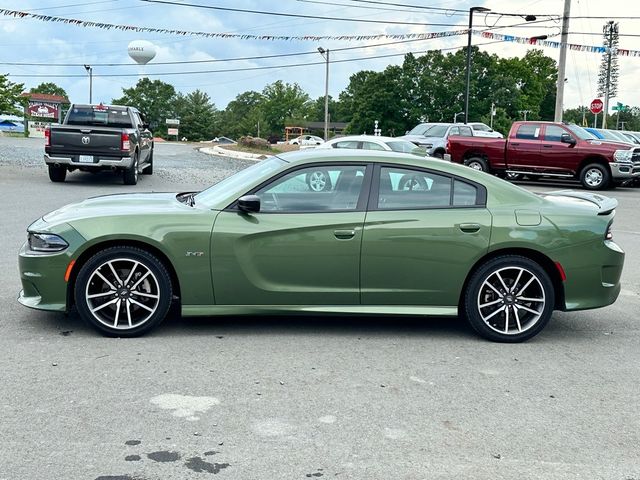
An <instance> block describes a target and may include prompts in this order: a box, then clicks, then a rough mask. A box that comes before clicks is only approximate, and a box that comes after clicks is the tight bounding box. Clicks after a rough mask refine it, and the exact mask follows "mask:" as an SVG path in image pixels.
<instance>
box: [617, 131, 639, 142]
mask: <svg viewBox="0 0 640 480" xmlns="http://www.w3.org/2000/svg"><path fill="white" fill-rule="evenodd" d="M619 132H620V134H621V135H622V136H623V137H625V138H627V139H628V140H629V141H630V142H631V143H633V144H634V145H640V136H638V134H637V133H633V132H627V131H624V130H619Z"/></svg>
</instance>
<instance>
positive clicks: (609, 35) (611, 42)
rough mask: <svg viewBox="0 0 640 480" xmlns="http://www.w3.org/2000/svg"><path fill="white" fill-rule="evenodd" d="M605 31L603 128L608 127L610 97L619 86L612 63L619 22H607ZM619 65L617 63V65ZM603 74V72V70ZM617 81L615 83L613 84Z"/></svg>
mask: <svg viewBox="0 0 640 480" xmlns="http://www.w3.org/2000/svg"><path fill="white" fill-rule="evenodd" d="M603 33H604V35H605V37H606V42H605V43H606V45H607V54H606V55H607V59H606V72H605V77H604V111H603V114H602V128H607V114H608V113H609V99H610V98H611V97H612V96H615V94H616V93H617V92H616V87H617V69H616V72H615V73H616V78H615V82H612V80H613V79H612V75H611V74H612V65H613V63H614V59H613V47H614V46H616V45H617V41H616V40H617V38H614V37H617V34H618V24H617V23H614V22H613V21H610V22H607V23H606V24H605V26H604V28H603ZM616 67H617V65H616ZM601 74H602V72H601ZM613 83H615V85H614V84H613Z"/></svg>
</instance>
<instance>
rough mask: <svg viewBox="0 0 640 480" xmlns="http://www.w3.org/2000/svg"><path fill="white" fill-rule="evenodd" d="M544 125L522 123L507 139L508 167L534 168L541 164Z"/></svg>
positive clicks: (513, 168)
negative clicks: (513, 134)
mask: <svg viewBox="0 0 640 480" xmlns="http://www.w3.org/2000/svg"><path fill="white" fill-rule="evenodd" d="M541 134H542V125H541V124H539V123H522V124H520V125H519V126H518V129H517V130H516V132H515V136H513V137H509V140H508V141H507V152H506V155H507V156H506V159H507V168H509V169H512V170H517V169H519V168H522V169H524V170H532V169H534V168H535V167H538V166H539V165H540V149H541V141H540V140H541V138H542V135H541Z"/></svg>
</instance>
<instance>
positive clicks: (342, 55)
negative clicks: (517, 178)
mask: <svg viewBox="0 0 640 480" xmlns="http://www.w3.org/2000/svg"><path fill="white" fill-rule="evenodd" d="M175 1H176V3H191V4H200V5H213V6H219V7H226V8H236V9H246V10H259V11H269V12H280V13H288V14H296V15H306V16H309V17H322V16H324V17H336V18H340V19H351V20H369V21H376V22H413V23H415V24H414V25H404V24H400V23H373V22H370V23H365V22H352V21H341V20H326V19H319V18H291V17H284V16H269V15H258V14H251V13H242V12H230V11H220V10H213V9H202V8H193V7H189V6H185V5H167V4H159V3H148V2H144V1H141V0H14V1H9V0H0V8H2V9H9V10H19V11H23V12H25V11H26V12H30V13H34V14H40V15H49V16H57V17H63V18H72V19H80V20H90V21H95V22H105V23H112V24H119V25H136V26H142V27H153V28H165V29H175V30H188V31H201V32H216V33H234V34H251V35H281V36H304V35H313V36H341V35H349V36H357V35H375V34H410V33H429V32H443V31H455V30H460V29H465V28H466V26H467V24H468V13H467V12H466V11H467V10H468V9H469V8H470V7H471V6H484V7H486V8H490V9H491V10H492V12H502V13H512V14H513V13H515V14H518V15H523V16H524V15H527V14H533V15H538V22H534V23H528V24H527V25H524V26H520V27H508V26H509V25H514V24H525V23H527V22H525V20H524V19H523V18H521V17H518V16H500V17H499V16H496V15H491V16H488V15H485V14H479V13H476V14H475V15H474V28H476V29H486V28H493V30H491V31H493V32H496V33H502V34H505V35H515V36H522V37H531V36H537V35H549V36H550V37H551V38H550V40H551V39H553V40H558V41H559V33H560V23H559V22H558V21H555V20H550V21H546V22H542V21H540V20H545V19H548V18H549V17H544V16H542V15H557V16H558V17H560V16H561V15H562V9H563V3H564V2H563V1H562V0H533V1H523V0H486V1H482V0H479V1H474V2H469V1H466V0H458V1H456V2H451V1H445V0H432V1H429V0H426V1H423V0H421V1H418V0H375V1H363V0H280V1H279V2H260V1H251V0H217V1H211V0H175ZM391 4H401V5H403V6H394V5H391ZM404 5H409V6H404ZM410 6H429V7H437V8H442V9H444V10H426V9H418V8H412V7H410ZM448 8H455V9H461V10H465V12H455V11H451V10H446V9H448ZM571 16H572V17H601V18H571V20H570V25H569V31H570V32H572V33H571V35H570V36H569V42H570V43H575V44H583V45H595V46H599V45H602V35H601V34H602V26H603V25H604V23H605V22H606V21H607V20H608V19H609V18H612V19H614V18H613V17H630V16H635V17H636V18H635V19H616V21H619V22H620V34H621V36H620V48H625V49H631V50H640V35H636V34H637V32H638V31H640V28H639V27H640V2H638V1H637V0H609V1H608V2H603V1H600V0H599V1H596V0H571ZM437 23H440V24H450V25H448V26H444V25H442V26H438V25H433V24H437ZM0 30H1V31H2V33H3V35H2V38H1V39H0V52H2V53H1V55H0V60H1V61H0V64H2V67H3V68H2V69H1V70H0V72H1V73H8V74H10V79H11V81H13V82H18V83H24V85H25V89H27V90H28V89H29V88H31V87H34V86H36V85H38V84H39V83H41V82H48V81H52V82H54V83H56V84H58V85H60V86H61V87H63V88H64V89H65V90H66V91H67V93H68V94H69V98H70V100H71V101H72V102H88V100H89V98H88V97H89V81H88V76H87V73H86V71H85V69H84V67H83V65H84V64H88V65H91V66H92V68H93V75H94V78H93V101H94V103H97V102H104V103H110V102H111V100H112V99H114V98H117V97H119V96H121V94H122V89H123V88H128V87H131V86H134V85H135V83H136V82H137V81H138V80H139V79H140V78H141V77H143V76H149V78H151V79H161V80H163V81H165V82H167V83H171V84H172V85H174V86H175V88H176V89H177V90H179V91H181V92H184V93H188V92H190V91H193V90H195V89H200V90H202V91H205V92H206V93H208V94H209V96H210V97H211V99H212V101H213V102H214V103H215V105H216V107H217V108H219V109H222V108H224V107H225V106H226V105H227V103H228V102H229V101H231V100H233V99H234V98H235V97H236V96H237V95H238V94H240V93H243V92H245V91H248V90H255V91H261V90H262V89H263V88H264V87H265V86H266V85H267V84H270V83H273V82H275V81H276V80H283V81H285V82H289V83H297V84H298V85H300V87H302V89H303V90H304V91H306V92H307V93H308V94H309V95H310V96H311V98H318V97H321V96H324V90H325V67H326V64H325V60H324V58H323V57H322V56H321V55H320V53H318V52H317V48H318V47H322V48H324V49H329V50H330V64H329V70H330V79H329V94H330V95H331V96H333V97H337V96H338V95H339V93H340V92H341V91H342V90H344V89H345V88H346V87H347V85H348V83H349V77H350V76H351V75H352V74H354V73H356V72H358V71H361V70H376V71H381V70H383V69H384V68H385V67H386V66H388V65H391V64H401V63H402V59H403V56H402V54H404V53H408V52H413V53H414V54H416V55H420V52H424V51H425V50H430V49H448V50H447V51H454V50H455V49H457V48H464V47H465V46H466V36H464V35H462V36H453V37H448V38H439V39H430V40H420V41H413V42H406V43H396V44H392V45H379V44H381V43H387V44H388V43H390V42H392V40H389V39H380V40H365V41H357V40H355V39H352V40H350V41H345V40H335V39H322V40H315V41H302V40H288V41H287V40H256V39H239V38H229V39H225V38H202V37H194V36H178V35H168V34H161V33H136V32H130V31H120V30H115V29H110V30H103V29H97V28H87V27H81V26H75V25H68V24H64V23H57V22H43V21H39V20H36V19H30V18H14V17H11V16H2V15H0ZM573 32H575V33H573ZM625 35H629V36H625ZM634 35H636V36H634ZM133 40H148V41H150V42H152V43H153V44H154V45H155V47H156V50H157V55H156V57H155V58H154V59H153V60H152V61H151V62H150V63H149V64H148V65H146V66H139V65H137V64H136V63H135V62H134V61H133V60H131V59H130V58H129V56H128V53H127V46H128V44H129V43H130V42H131V41H133ZM472 40H473V43H474V44H476V45H479V48H481V49H483V50H485V51H487V52H490V53H495V54H497V55H499V56H504V57H513V56H523V55H524V54H526V52H527V50H528V49H530V48H533V47H532V46H531V45H521V44H517V43H508V42H498V43H492V44H490V45H482V44H484V43H488V42H489V41H488V40H487V39H484V38H481V37H478V36H474V37H473V39H472ZM376 45H377V46H376ZM345 47H365V48H354V49H351V50H343V51H340V50H339V49H340V48H345ZM538 48H539V47H538ZM543 51H544V53H545V54H546V55H548V56H550V57H552V58H554V59H556V60H557V59H558V57H559V50H558V49H554V48H543ZM300 52H308V54H307V55H296V56H290V57H281V58H266V59H251V60H240V61H223V62H216V63H197V64H180V65H158V63H160V62H175V61H193V60H224V59H229V58H238V57H241V58H245V57H260V56H268V55H279V54H291V53H300ZM383 55H387V56H386V57H384V58H367V57H374V56H383ZM388 55H394V56H388ZM601 58H602V55H599V54H596V53H591V52H582V51H573V50H568V52H567V62H566V75H565V77H566V79H567V80H566V83H565V102H564V106H565V108H572V107H576V106H578V105H588V104H589V103H590V102H591V100H592V99H593V98H596V88H597V87H596V83H597V77H598V70H599V65H600V61H601ZM349 59H359V60H357V61H348V62H341V60H349ZM9 62H22V63H39V64H44V65H9V64H8V63H9ZM334 62H335V63H334ZM60 63H64V64H68V65H66V66H54V65H52V64H60ZM106 63H121V64H125V65H121V66H108V65H100V64H106ZM286 64H302V66H299V67H292V68H285V67H283V65H286ZM619 65H620V79H619V87H618V96H617V98H616V99H613V101H612V104H615V102H616V101H620V102H623V103H625V104H628V105H632V106H634V105H636V106H640V89H638V88H637V86H636V82H637V81H638V79H639V78H640V56H639V57H631V56H629V57H620V58H619ZM265 66H277V67H278V68H273V69H265V70H245V71H236V72H208V73H195V74H192V73H188V72H202V71H204V70H209V71H211V70H222V69H243V68H244V69H246V68H256V67H265ZM155 73H172V74H171V75H162V76H156V75H154V74H155ZM26 75H41V77H28V76H26ZM56 75H62V76H67V77H56ZM70 75H76V76H75V77H68V76H70ZM101 75H129V76H118V77H103V76H101ZM472 101H473V99H472ZM425 113H426V114H428V112H425Z"/></svg>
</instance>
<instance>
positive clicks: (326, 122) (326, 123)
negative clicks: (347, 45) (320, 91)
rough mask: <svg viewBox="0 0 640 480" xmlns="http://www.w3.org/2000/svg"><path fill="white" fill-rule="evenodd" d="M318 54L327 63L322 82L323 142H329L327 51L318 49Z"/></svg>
mask: <svg viewBox="0 0 640 480" xmlns="http://www.w3.org/2000/svg"><path fill="white" fill-rule="evenodd" d="M318 52H320V55H322V56H323V57H324V59H325V60H326V63H327V68H326V74H325V80H324V141H325V142H326V141H327V140H329V49H327V50H325V49H324V48H322V47H318Z"/></svg>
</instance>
